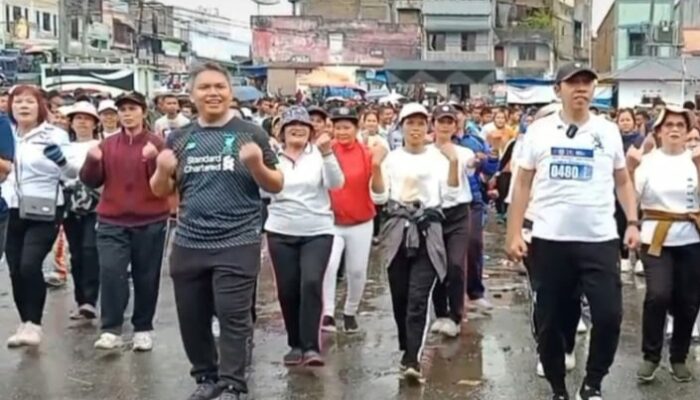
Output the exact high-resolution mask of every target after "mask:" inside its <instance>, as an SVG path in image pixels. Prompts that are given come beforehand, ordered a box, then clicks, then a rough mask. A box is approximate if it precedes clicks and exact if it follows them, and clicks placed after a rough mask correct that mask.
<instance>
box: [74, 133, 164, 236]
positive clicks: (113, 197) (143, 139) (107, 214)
mask: <svg viewBox="0 0 700 400" xmlns="http://www.w3.org/2000/svg"><path fill="white" fill-rule="evenodd" d="M148 142H151V143H152V144H153V145H154V146H155V147H156V148H157V149H158V150H159V151H160V150H161V149H163V147H164V143H163V139H162V138H161V137H160V136H158V135H155V134H153V133H151V132H147V131H144V132H143V133H141V134H139V135H137V136H135V137H131V136H129V135H127V134H126V132H124V130H122V131H121V132H119V133H118V134H116V135H113V136H110V137H108V138H107V139H105V140H103V141H102V142H101V143H100V148H101V149H102V159H101V160H95V159H94V158H92V157H90V155H88V157H87V159H86V160H85V164H83V167H82V168H81V169H80V180H81V181H82V182H83V183H85V184H86V185H88V186H90V187H92V188H98V187H100V186H103V189H102V195H101V196H100V202H99V204H98V205H97V217H98V218H97V219H98V220H99V221H102V222H105V223H108V224H113V225H119V226H127V227H136V226H143V225H148V224H151V223H154V222H160V221H165V220H167V219H168V217H169V215H170V206H169V205H168V199H167V198H159V197H156V196H155V195H154V194H153V192H151V185H150V183H149V180H150V179H151V176H152V175H153V173H154V172H155V170H156V160H155V158H150V159H145V158H144V157H143V148H144V146H146V144H147V143H148Z"/></svg>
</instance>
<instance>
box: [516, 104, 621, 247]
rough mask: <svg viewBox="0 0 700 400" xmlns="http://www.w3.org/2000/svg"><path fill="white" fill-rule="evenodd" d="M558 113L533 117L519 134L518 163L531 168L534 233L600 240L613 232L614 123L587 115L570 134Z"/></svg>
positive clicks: (617, 150)
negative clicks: (521, 137) (532, 174)
mask: <svg viewBox="0 0 700 400" xmlns="http://www.w3.org/2000/svg"><path fill="white" fill-rule="evenodd" d="M567 126H568V125H567V124H566V123H564V122H563V121H562V120H561V118H560V116H559V114H554V115H551V116H549V117H545V118H542V119H539V120H537V121H535V122H534V123H533V124H532V125H531V126H530V127H529V128H528V131H527V135H525V137H524V140H523V144H522V146H523V147H522V150H521V151H520V157H519V159H518V160H517V165H518V167H519V168H523V169H527V170H535V171H536V172H535V177H534V180H533V184H532V200H531V201H530V205H529V207H532V208H533V209H532V210H530V211H531V213H532V217H533V218H532V220H533V231H532V236H533V237H535V238H540V239H546V240H553V241H581V242H602V241H607V240H613V239H615V238H617V237H618V235H617V227H616V223H615V219H614V213H615V178H614V172H615V170H618V169H623V168H625V167H626V165H625V153H624V151H623V149H622V139H621V136H620V131H619V130H618V128H617V126H616V125H615V124H613V123H611V122H609V121H607V120H605V119H604V118H602V117H598V116H593V115H591V117H590V119H589V120H588V121H587V122H586V123H585V124H584V125H583V126H581V127H579V129H578V132H577V133H576V135H575V136H574V137H573V138H569V137H567V136H566V129H567Z"/></svg>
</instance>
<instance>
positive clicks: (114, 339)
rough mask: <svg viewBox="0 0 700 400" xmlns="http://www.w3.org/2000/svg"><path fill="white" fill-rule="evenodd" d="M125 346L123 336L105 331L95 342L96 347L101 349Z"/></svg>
mask: <svg viewBox="0 0 700 400" xmlns="http://www.w3.org/2000/svg"><path fill="white" fill-rule="evenodd" d="M122 346H124V341H123V340H122V337H121V336H117V335H115V334H113V333H108V332H105V333H103V334H101V335H100V338H99V339H97V341H96V342H95V348H96V349H99V350H114V349H118V348H120V347H122Z"/></svg>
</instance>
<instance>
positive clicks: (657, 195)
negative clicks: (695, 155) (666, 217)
mask: <svg viewBox="0 0 700 400" xmlns="http://www.w3.org/2000/svg"><path fill="white" fill-rule="evenodd" d="M634 185H635V189H636V190H637V194H638V195H639V200H640V203H641V207H642V210H657V211H666V212H671V213H679V214H683V213H689V212H692V213H694V212H698V211H700V198H699V196H698V173H697V169H696V168H695V164H694V163H693V161H692V159H691V153H690V151H686V152H684V153H683V154H679V155H668V154H665V153H664V152H663V151H661V150H659V149H656V150H654V151H652V152H651V153H649V154H647V155H645V156H644V157H642V162H641V164H639V167H637V169H636V170H635V172H634ZM657 223H658V222H656V221H644V222H643V223H642V232H641V239H642V243H644V244H651V240H652V238H653V236H654V230H655V229H656V224H657ZM698 242H700V235H698V230H697V228H696V227H695V224H694V223H692V222H674V223H673V224H672V225H671V229H669V231H668V236H666V241H665V242H664V246H684V245H687V244H692V243H698Z"/></svg>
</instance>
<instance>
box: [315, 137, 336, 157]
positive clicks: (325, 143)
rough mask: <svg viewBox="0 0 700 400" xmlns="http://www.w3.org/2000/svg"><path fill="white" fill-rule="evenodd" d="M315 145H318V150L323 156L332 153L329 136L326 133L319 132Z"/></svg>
mask: <svg viewBox="0 0 700 400" xmlns="http://www.w3.org/2000/svg"><path fill="white" fill-rule="evenodd" d="M316 147H318V150H319V151H321V154H323V155H324V156H325V155H328V154H330V153H332V152H333V149H332V148H331V137H330V136H328V134H326V133H322V134H320V135H319V136H318V137H317V138H316Z"/></svg>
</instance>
